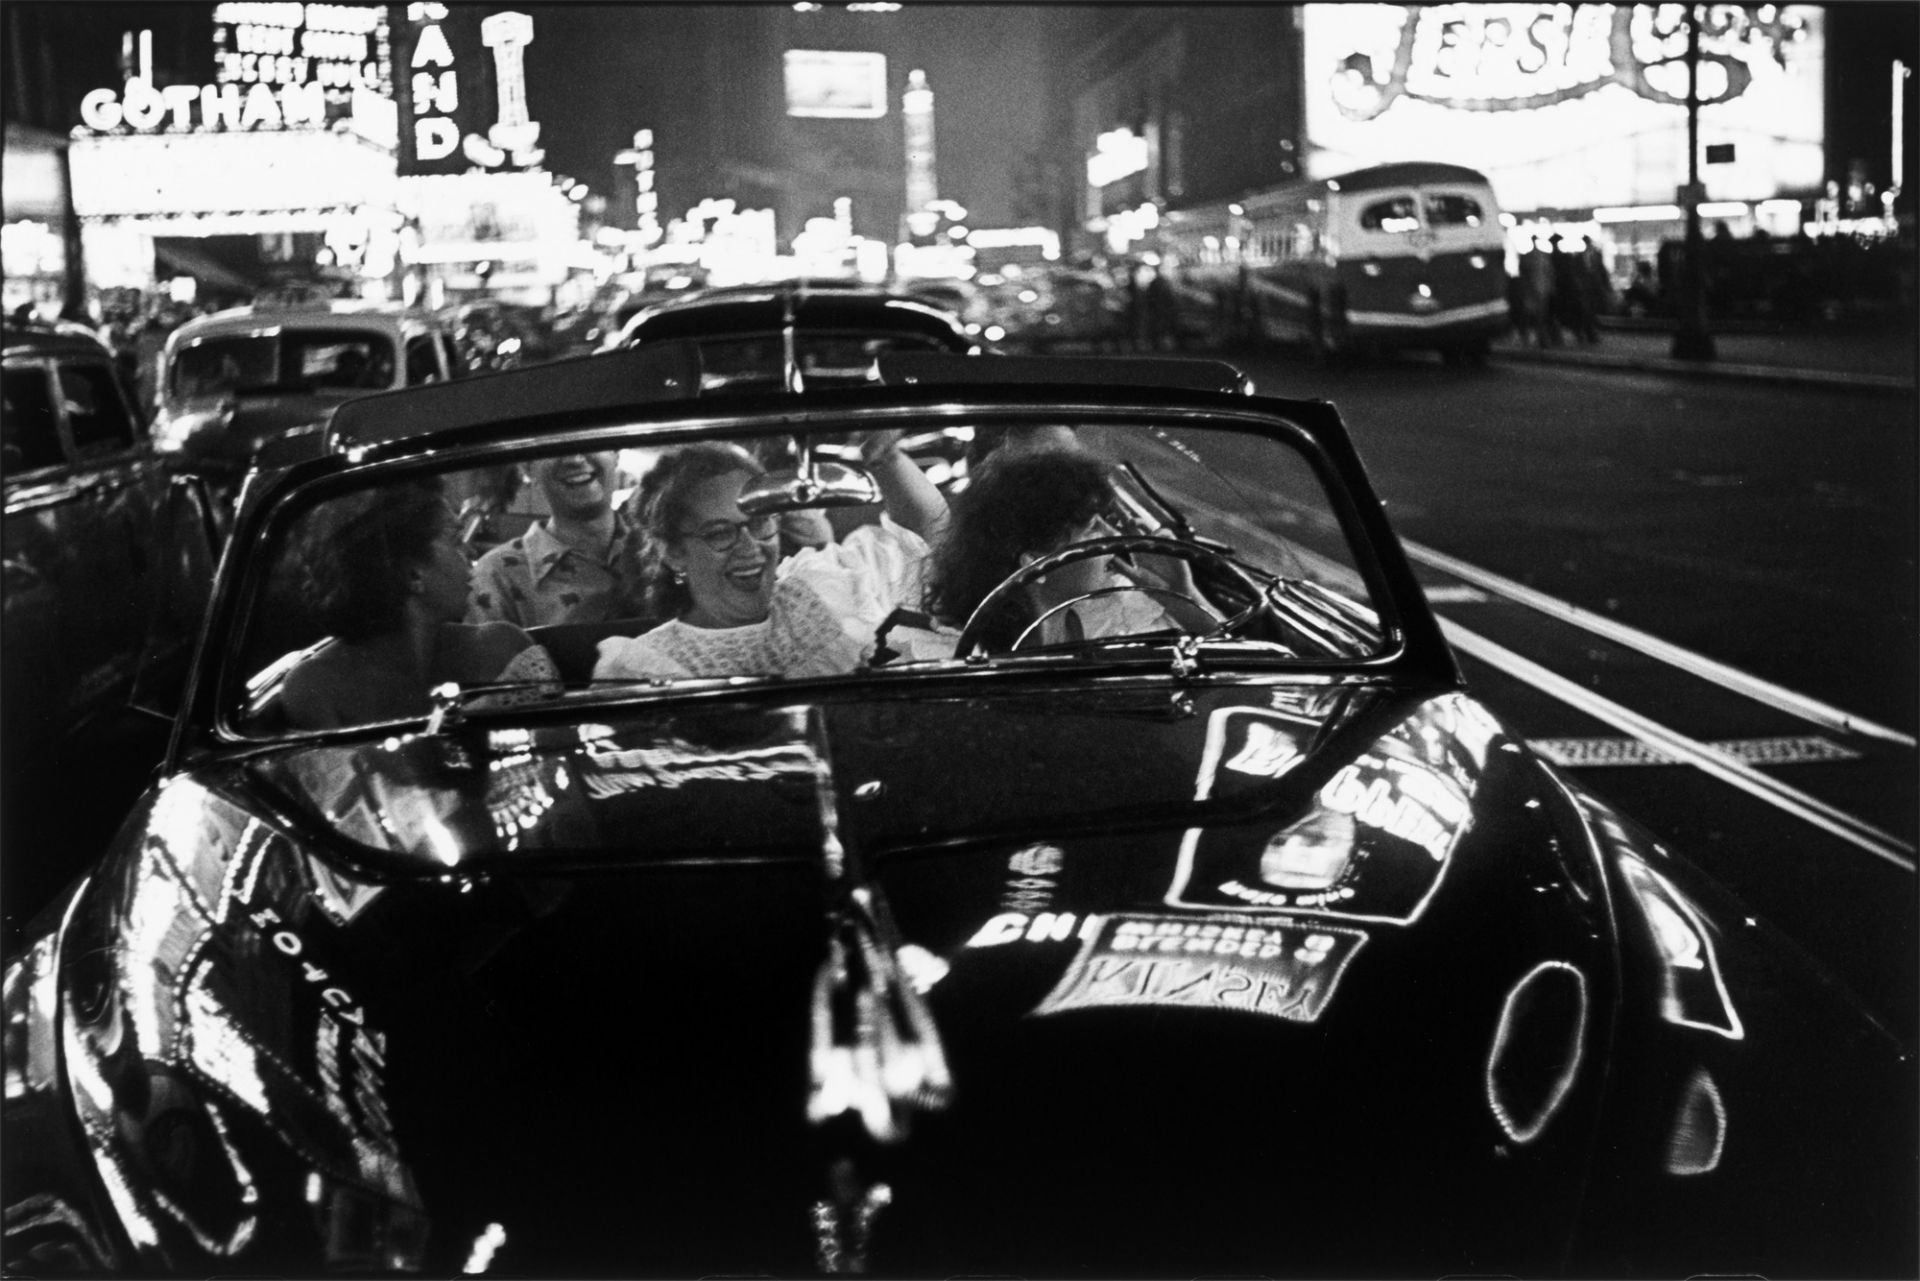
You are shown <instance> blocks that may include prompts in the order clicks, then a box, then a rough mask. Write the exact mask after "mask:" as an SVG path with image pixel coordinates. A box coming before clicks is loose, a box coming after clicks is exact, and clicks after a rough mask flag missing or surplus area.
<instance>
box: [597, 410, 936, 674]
mask: <svg viewBox="0 0 1920 1281" xmlns="http://www.w3.org/2000/svg"><path fill="white" fill-rule="evenodd" d="M899 436H900V433H899V432H897V431H894V432H881V433H875V434H874V435H873V436H871V437H869V438H868V439H867V440H866V441H865V442H864V443H863V444H862V446H861V457H862V460H863V461H864V462H865V464H866V465H867V467H868V468H869V470H870V471H871V472H872V474H873V476H874V479H875V481H876V483H877V484H878V485H879V488H880V492H881V496H882V500H883V502H882V507H883V511H882V514H881V517H880V520H879V523H878V524H871V525H862V526H860V527H859V528H856V529H854V530H852V531H851V532H850V533H849V534H848V535H847V537H846V538H845V539H844V540H841V541H838V542H832V541H829V542H826V543H825V544H823V545H821V546H814V547H806V548H803V549H801V550H800V551H798V552H796V553H795V554H794V555H793V556H791V557H789V558H787V559H785V560H782V559H781V557H780V548H779V542H778V534H779V532H780V530H779V521H778V519H777V518H776V517H775V516H774V515H772V514H770V513H769V514H759V515H752V516H749V515H746V514H745V513H744V512H743V511H742V510H741V506H740V494H741V491H742V489H743V488H744V487H745V486H746V484H747V482H748V481H750V480H752V479H753V478H755V477H757V476H760V475H762V474H764V472H765V470H766V469H765V468H764V467H762V466H761V464H760V463H759V461H758V460H756V459H755V458H754V457H753V456H752V455H751V454H749V453H747V452H746V451H745V450H743V449H740V448H739V447H738V446H733V445H722V444H700V445H688V446H685V447H683V448H680V449H677V450H674V451H671V452H669V453H668V454H667V455H666V456H664V457H663V458H661V459H660V461H659V462H658V463H656V464H655V465H654V467H653V469H652V470H651V471H649V472H648V473H647V476H646V478H645V479H644V480H643V481H642V482H641V485H640V489H639V492H638V493H636V494H635V496H634V498H633V501H632V504H631V524H632V525H633V527H634V528H635V530H636V531H637V535H638V547H637V549H636V553H637V557H638V559H639V561H640V564H641V565H642V566H643V568H642V570H641V571H640V572H641V576H642V578H643V580H644V581H645V582H646V583H647V584H648V595H649V598H650V601H651V603H652V604H653V605H654V606H655V607H656V608H657V610H658V611H659V613H660V614H663V615H666V616H667V621H666V622H664V623H662V624H661V625H660V626H658V627H656V628H654V629H652V630H651V631H648V632H647V633H645V634H644V635H641V636H637V637H615V638H611V639H608V640H604V641H602V642H601V643H600V660H599V662H598V663H596V664H595V666H594V677H595V679H609V680H610V679H634V678H645V677H659V676H669V677H673V676H776V675H778V676H830V675H834V674H837V673H843V672H851V671H853V670H855V669H856V668H858V667H859V666H861V664H862V663H864V662H865V661H866V660H867V659H868V658H869V657H871V656H872V654H873V652H874V650H875V647H876V644H877V641H876V639H875V633H876V631H877V630H878V629H879V628H880V626H881V625H882V624H883V623H885V622H886V621H887V620H888V618H889V617H890V616H891V615H892V614H893V612H894V611H895V610H897V609H900V608H902V607H906V608H909V609H917V608H918V607H919V605H920V603H921V601H920V596H921V583H920V580H921V576H922V571H923V566H924V565H925V563H926V560H927V557H928V555H929V551H930V549H929V547H928V544H927V541H926V537H925V536H926V535H927V534H929V533H931V532H933V531H934V530H935V529H936V528H937V527H938V526H939V525H940V524H941V523H942V522H943V521H944V518H945V511H946V500H945V498H944V497H942V496H941V494H940V492H939V490H937V489H935V488H934V486H933V484H932V482H930V481H929V480H928V479H927V478H926V475H925V473H923V472H922V471H921V470H920V468H919V467H918V465H916V464H915V463H914V462H913V460H912V459H911V458H909V457H907V456H906V455H905V454H904V453H902V452H901V450H900V448H899Z"/></svg>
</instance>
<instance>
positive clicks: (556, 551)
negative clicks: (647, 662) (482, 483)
mask: <svg viewBox="0 0 1920 1281" xmlns="http://www.w3.org/2000/svg"><path fill="white" fill-rule="evenodd" d="M617 461H618V456H617V455H615V454H612V453H605V454H567V455H564V456H562V457H559V458H543V459H540V460H539V461H538V462H535V463H534V464H533V465H532V467H531V471H532V474H533V483H534V484H535V485H537V486H538V487H539V489H540V492H541V493H542V494H543V495H545V496H546V500H547V507H548V510H549V511H551V512H552V515H550V516H549V517H548V518H547V519H546V520H543V521H540V522H538V523H537V524H535V525H534V526H533V527H532V528H530V529H528V530H527V532H526V533H524V534H522V535H520V537H518V538H515V539H511V540H509V541H508V542H505V543H502V544H500V546H498V547H496V548H494V549H493V550H492V551H490V552H488V553H487V554H486V555H484V556H482V557H481V558H480V559H479V560H478V561H477V562H476V563H475V564H474V567H473V596H472V598H471V600H470V602H469V604H468V607H467V619H468V621H470V622H485V621H487V620H490V619H501V620H503V621H505V622H509V623H518V624H519V625H520V626H522V627H538V626H541V625H543V624H546V623H597V622H601V621H604V620H606V619H609V618H620V617H624V616H625V615H627V614H628V613H630V612H631V609H632V607H631V605H630V603H629V593H628V592H627V590H626V584H624V583H623V582H622V580H621V577H620V572H619V569H618V566H617V564H616V562H615V558H614V553H615V550H616V549H617V548H618V547H619V545H620V542H621V539H622V536H623V535H624V533H625V527H624V525H623V523H622V521H621V519H620V517H619V515H618V514H617V513H616V512H615V511H614V510H613V491H614V471H615V467H616V464H617Z"/></svg>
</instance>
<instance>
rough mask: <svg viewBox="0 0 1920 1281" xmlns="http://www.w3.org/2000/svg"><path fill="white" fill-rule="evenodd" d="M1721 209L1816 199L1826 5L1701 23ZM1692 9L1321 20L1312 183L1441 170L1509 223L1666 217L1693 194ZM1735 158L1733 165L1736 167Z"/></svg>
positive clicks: (1391, 9)
mask: <svg viewBox="0 0 1920 1281" xmlns="http://www.w3.org/2000/svg"><path fill="white" fill-rule="evenodd" d="M1700 12H1701V14H1702V15H1703V21H1702V24H1701V33H1700V102H1701V108H1700V145H1701V148H1702V158H1703V160H1704V157H1705V152H1706V149H1707V148H1709V147H1716V146H1719V147H1725V146H1729V145H1730V146H1731V147H1732V149H1733V159H1732V160H1731V161H1730V162H1727V163H1717V164H1712V165H1705V164H1703V166H1702V168H1701V178H1702V180H1703V181H1704V182H1705V183H1706V187H1707V194H1708V196H1709V198H1710V199H1714V200H1764V199H1767V198H1769V197H1773V196H1777V195H1782V194H1802V193H1811V192H1814V191H1817V190H1818V189H1819V186H1820V182H1821V179H1822V177H1823V164H1822V144H1823V141H1824V136H1825V117H1824V111H1823V89H1824V77H1825V46H1824V42H1823V29H1822V14H1821V11H1820V10H1819V8H1817V7H1815V6H1811V5H1786V6H1779V7H1776V6H1771V5H1769V6H1763V7H1754V8H1742V7H1736V6H1733V5H1703V6H1700ZM1686 13H1687V6H1684V5H1658V6H1655V5H1606V4H1592V5H1586V4H1583V5H1564V4H1551V5H1549V4H1437V5H1387V4H1354V5H1326V4H1310V5H1307V6H1305V9H1304V16H1303V26H1304V31H1303V39H1302V48H1303V74H1304V77H1305V83H1306V95H1305V96H1306V135H1307V144H1308V145H1307V173H1308V175H1309V176H1311V177H1315V178H1323V177H1331V176H1334V175H1336V174H1340V173H1344V172H1346V171H1347V170H1350V169H1355V168H1359V167H1361V166H1363V165H1371V164H1382V163H1387V162H1391V161H1397V160H1412V159H1420V160H1439V161H1448V162H1451V163H1454V164H1462V165H1467V166H1470V167H1472V168H1475V169H1479V170H1481V171H1482V172H1484V173H1486V174H1487V175H1488V176H1489V177H1490V178H1492V180H1493V184H1494V191H1495V193H1496V194H1497V195H1498V196H1499V198H1500V201H1501V203H1502V204H1503V205H1505V206H1506V207H1507V208H1509V209H1515V210H1521V211H1529V210H1535V209H1573V208H1590V207H1594V206H1599V205H1635V204H1665V203H1671V202H1672V201H1673V199H1674V191H1675V188H1676V187H1678V186H1679V185H1680V184H1681V183H1683V182H1685V181H1686V180H1687V147H1686V140H1687V121H1686V94H1687V85H1686V47H1687V27H1686ZM1720 154H1724V153H1720Z"/></svg>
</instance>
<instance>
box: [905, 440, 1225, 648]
mask: <svg viewBox="0 0 1920 1281" xmlns="http://www.w3.org/2000/svg"><path fill="white" fill-rule="evenodd" d="M1112 504H1113V490H1112V487H1111V486H1110V485H1109V484H1108V483H1107V468H1106V465H1105V464H1104V463H1102V462H1101V461H1100V460H1099V459H1098V458H1097V457H1095V456H1094V455H1092V454H1089V453H1086V452H1084V451H1082V450H1080V449H1078V448H1062V447H1045V448H1037V449H1022V450H1018V451H1015V450H1006V449H1002V450H997V451H995V452H993V453H992V454H990V455H989V456H988V457H987V459H986V461H985V462H983V463H981V464H980V465H979V466H978V467H977V468H976V469H975V470H974V471H973V473H972V479H971V482H970V483H969V484H968V486H967V488H966V489H965V490H964V491H963V492H962V493H961V494H960V495H959V496H958V497H957V498H956V499H955V501H954V506H953V514H952V519H951V521H950V524H949V528H948V530H947V534H946V537H945V538H944V539H942V541H941V544H940V548H939V551H938V553H937V555H936V556H935V558H934V562H933V565H932V567H931V570H930V572H929V580H930V582H929V587H928V593H927V598H928V602H929V604H930V606H931V608H932V611H933V614H934V616H935V617H936V618H938V619H939V620H940V621H941V622H943V623H946V624H948V625H951V626H954V627H959V626H963V625H964V624H965V623H966V622H967V621H968V620H969V619H970V618H971V617H972V616H973V613H974V611H975V610H977V609H979V607H980V605H981V603H982V602H984V601H985V600H986V598H987V597H988V595H990V594H991V593H992V591H993V589H994V588H995V587H998V586H999V585H1000V584H1001V583H1002V582H1003V581H1004V580H1005V579H1006V578H1007V577H1008V575H1010V574H1012V573H1013V572H1014V571H1015V570H1017V569H1019V568H1021V567H1022V566H1024V565H1030V564H1032V563H1033V562H1034V561H1036V560H1039V559H1040V558H1041V557H1043V556H1047V555H1049V554H1051V553H1053V552H1057V551H1059V550H1061V549H1062V548H1064V547H1066V546H1068V545H1069V544H1072V543H1079V542H1085V541H1087V540H1088V539H1093V538H1109V537H1112V536H1114V535H1115V534H1118V533H1119V532H1120V531H1119V530H1118V529H1117V528H1115V527H1114V526H1113V525H1112V524H1110V523H1108V521H1107V518H1106V513H1107V512H1108V511H1109V510H1110V509H1111V507H1112ZM1162 559H1167V560H1169V561H1170V570H1169V579H1168V581H1165V582H1163V581H1162V580H1161V578H1160V577H1159V576H1157V575H1155V574H1153V573H1152V572H1150V571H1148V570H1147V569H1145V568H1144V567H1143V566H1141V565H1138V564H1124V563H1122V562H1120V561H1118V560H1116V559H1115V558H1113V557H1109V556H1095V557H1088V558H1087V559H1085V560H1079V561H1074V562H1071V563H1069V564H1066V565H1062V566H1061V567H1060V568H1058V569H1056V570H1054V571H1053V572H1052V573H1049V574H1047V575H1045V576H1043V577H1040V578H1036V579H1034V580H1032V581H1031V582H1029V583H1028V584H1027V585H1026V587H1025V589H1024V590H1023V591H1020V592H1016V593H1014V594H1013V595H1011V596H1007V597H1002V598H1001V601H1000V603H998V604H996V605H995V606H994V608H993V610H992V612H991V613H990V614H989V615H988V616H986V617H984V618H982V619H981V625H980V632H979V635H980V641H981V643H982V644H984V645H985V646H986V647H987V648H988V649H994V650H1006V649H1011V648H1012V647H1013V646H1014V644H1015V643H1016V642H1017V641H1019V640H1020V639H1021V638H1022V637H1023V636H1025V634H1026V633H1027V632H1028V630H1029V629H1030V628H1032V627H1033V625H1034V623H1035V622H1039V623H1040V627H1039V630H1038V632H1037V634H1036V635H1035V636H1032V637H1028V638H1027V639H1029V640H1032V641H1034V642H1035V643H1039V644H1055V643H1058V642H1061V641H1068V640H1076V639H1082V638H1089V637H1100V636H1121V635H1130V634H1138V633H1145V632H1158V631H1164V630H1167V629H1178V630H1183V631H1192V630H1195V629H1197V628H1204V627H1206V626H1207V625H1209V624H1210V623H1211V622H1212V621H1213V620H1212V617H1211V616H1210V615H1208V614H1207V613H1206V612H1205V611H1204V610H1203V609H1201V608H1200V607H1199V606H1198V605H1196V604H1192V603H1190V602H1189V601H1182V600H1177V599H1174V597H1173V596H1172V595H1169V594H1167V593H1168V591H1169V589H1170V590H1171V591H1172V592H1173V593H1176V594H1178V595H1182V596H1187V597H1195V596H1196V593H1195V591H1194V589H1193V581H1192V577H1191V575H1190V574H1189V573H1188V572H1187V568H1186V565H1185V562H1183V561H1178V560H1172V559H1171V558H1162ZM1134 587H1137V588H1140V589H1142V590H1138V591H1133V590H1126V589H1127V588H1134ZM1114 588H1119V589H1121V590H1119V591H1113V590H1110V589H1114ZM1149 591H1151V592H1152V593H1153V594H1149ZM1089 593H1102V594H1100V595H1097V596H1093V597H1091V598H1090V599H1084V600H1083V599H1079V598H1081V597H1086V596H1088V595H1089ZM1068 602H1076V603H1073V604H1071V605H1069V604H1068ZM1056 607H1064V608H1059V609H1057V611H1056Z"/></svg>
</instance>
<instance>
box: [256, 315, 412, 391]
mask: <svg viewBox="0 0 1920 1281" xmlns="http://www.w3.org/2000/svg"><path fill="white" fill-rule="evenodd" d="M281 340H282V342H283V343H285V345H286V357H285V359H286V365H287V369H288V371H289V372H290V373H292V375H293V376H294V378H295V379H296V380H297V381H298V382H299V383H301V384H302V385H304V386H308V387H326V388H339V389H352V390H369V391H371V390H381V389H384V388H388V387H391V386H393V344H392V343H391V342H389V341H388V340H387V339H386V337H385V336H384V335H381V334H373V333H343V332H340V331H336V330H328V331H324V332H322V331H316V332H313V333H289V334H284V335H282V338H281Z"/></svg>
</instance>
